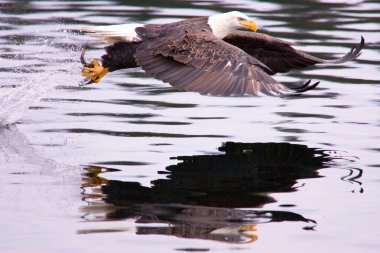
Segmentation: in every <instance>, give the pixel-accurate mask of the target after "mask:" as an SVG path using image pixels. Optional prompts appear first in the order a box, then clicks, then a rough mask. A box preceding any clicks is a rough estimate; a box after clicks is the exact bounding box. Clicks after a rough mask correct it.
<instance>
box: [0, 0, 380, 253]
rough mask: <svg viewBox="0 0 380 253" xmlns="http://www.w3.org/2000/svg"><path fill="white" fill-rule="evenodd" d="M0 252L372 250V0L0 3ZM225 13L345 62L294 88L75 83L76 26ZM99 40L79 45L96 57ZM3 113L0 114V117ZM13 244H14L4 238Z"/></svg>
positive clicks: (375, 20)
mask: <svg viewBox="0 0 380 253" xmlns="http://www.w3.org/2000/svg"><path fill="white" fill-rule="evenodd" d="M0 8H1V11H0V23H1V25H0V62H1V67H0V78H1V80H2V81H1V84H0V123H1V125H3V126H2V127H1V128H0V168H1V169H0V173H1V176H0V202H1V205H0V217H1V219H0V224H1V227H2V233H1V236H0V250H1V252H79V251H92V252H104V251H107V252H125V251H126V250H128V251H130V252H148V251H151V252H177V251H211V252H234V251H237V252H239V251H243V252H245V251H247V252H248V251H249V252H251V251H256V252H275V251H279V250H281V251H283V252H321V251H324V252H337V251H339V252H340V251H342V252H343V251H344V252H377V251H378V250H379V249H380V242H379V240H378V238H379V236H380V232H379V230H378V227H379V225H380V222H379V219H378V216H377V215H378V213H379V211H380V201H379V199H380V190H379V189H380V172H379V168H380V159H379V151H380V149H379V144H378V143H379V141H380V130H379V126H380V121H379V119H380V117H379V116H380V99H379V95H380V88H379V87H380V86H379V84H380V82H379V67H378V66H379V64H380V62H379V60H378V59H379V57H380V54H379V49H380V47H379V43H380V39H379V36H378V34H379V32H380V22H379V21H380V16H379V13H380V4H379V3H378V2H377V1H360V0H353V1H311V0H308V1H291V2H283V1H232V0H231V1H54V2H51V1H1V2H0ZM230 10H239V11H243V12H245V13H246V14H247V15H249V16H251V17H253V18H254V19H255V20H256V21H257V23H258V24H259V26H260V29H261V31H262V32H265V33H268V34H270V35H273V36H277V37H280V38H282V39H286V40H289V41H292V42H294V43H296V44H297V46H298V48H300V49H302V50H306V51H308V52H310V53H314V54H315V55H317V56H323V57H327V58H328V57H339V56H341V55H342V54H344V53H345V52H347V51H348V50H349V49H350V48H351V46H352V45H353V44H355V43H358V42H359V40H360V36H363V37H364V38H365V39H366V47H365V49H364V51H363V54H362V55H361V56H360V58H359V59H358V60H356V61H353V62H349V63H346V64H344V65H339V66H326V67H323V68H310V69H307V70H302V71H292V72H290V73H287V74H279V75H276V77H275V78H276V79H277V80H279V81H282V82H300V81H301V80H306V79H310V78H312V79H313V80H318V81H321V84H320V85H319V87H318V88H317V89H315V90H313V91H310V92H308V93H307V94H304V95H302V96H299V97H294V98H285V99H284V98H273V97H260V98H248V97H244V98H237V97H231V98H225V97H210V96H201V95H199V94H196V93H190V92H180V91H177V90H175V89H174V88H172V87H170V86H169V85H168V84H164V83H162V82H160V81H158V80H155V79H153V78H151V77H149V76H147V75H145V74H144V73H143V72H142V71H141V70H139V69H131V70H121V71H117V72H114V73H111V74H109V75H107V76H106V77H105V78H104V79H103V80H102V83H101V84H100V85H92V86H87V87H82V88H81V87H79V86H78V84H79V82H80V81H81V79H82V77H81V76H80V70H81V64H80V62H79V54H80V50H81V44H82V43H85V42H88V41H89V40H92V38H88V37H86V36H84V35H82V34H80V33H78V32H77V31H76V30H77V29H78V28H80V27H81V26H83V25H104V24H115V23H128V22H139V23H164V22H172V21H177V20H180V19H183V18H190V17H194V16H199V15H212V14H216V13H219V12H225V11H230ZM102 53H103V51H102V49H101V48H95V49H92V50H91V51H89V52H88V57H89V58H91V57H99V56H100V55H101V54H102ZM4 125H7V126H4ZM18 242H22V243H18Z"/></svg>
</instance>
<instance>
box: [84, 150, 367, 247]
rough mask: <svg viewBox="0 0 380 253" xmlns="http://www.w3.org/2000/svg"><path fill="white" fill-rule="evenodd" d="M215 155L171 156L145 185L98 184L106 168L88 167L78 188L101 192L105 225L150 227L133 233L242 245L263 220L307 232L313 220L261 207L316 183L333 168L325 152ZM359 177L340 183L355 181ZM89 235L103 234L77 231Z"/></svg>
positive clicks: (267, 152) (333, 161)
mask: <svg viewBox="0 0 380 253" xmlns="http://www.w3.org/2000/svg"><path fill="white" fill-rule="evenodd" d="M219 151H222V152H223V154H218V155H198V156H179V157H175V158H173V159H177V160H180V162H179V163H177V164H175V165H171V166H168V167H166V168H165V170H164V171H160V172H159V173H160V174H164V175H166V178H165V179H158V180H154V181H152V182H151V183H152V186H151V187H145V186H142V185H141V184H140V183H138V182H123V181H117V180H105V179H103V178H101V177H99V173H101V172H105V171H109V169H107V168H103V167H95V166H90V167H87V168H86V171H87V173H86V176H87V178H86V184H85V185H84V186H91V187H95V186H100V187H99V188H98V189H99V190H100V191H99V194H96V195H95V196H96V198H102V199H103V200H104V201H105V202H106V203H108V204H112V205H113V208H112V209H107V210H108V211H105V212H106V217H105V219H106V220H108V219H110V220H120V219H127V218H132V219H135V222H136V223H138V224H154V225H153V226H149V227H147V226H137V231H136V233H137V234H160V235H174V236H178V237H183V238H199V239H211V240H218V241H226V242H233V243H242V242H252V241H255V240H256V239H257V234H256V224H259V223H264V222H282V221H298V222H305V223H307V224H306V226H305V227H304V229H306V230H312V229H313V227H314V226H315V225H316V222H315V221H313V220H312V219H308V218H305V217H303V216H302V215H300V214H297V213H294V212H288V211H273V210H263V209H260V208H262V207H263V206H264V205H265V204H268V203H273V202H275V201H276V200H275V199H274V198H273V197H271V196H270V193H274V192H291V191H295V190H297V189H298V188H299V187H301V186H299V185H298V186H296V182H297V180H299V179H305V178H317V177H319V174H318V170H319V169H322V168H326V167H329V166H331V165H333V164H334V163H335V160H336V157H333V156H331V154H330V153H331V152H327V151H324V150H321V149H315V148H309V147H307V146H305V145H297V144H290V143H233V142H227V143H226V144H225V145H223V146H222V147H220V148H219ZM339 159H341V157H340V158H339ZM102 170H103V171H102ZM360 175H361V174H360V173H359V174H357V176H356V177H355V178H354V177H352V176H351V175H348V176H347V177H345V179H344V180H346V181H347V180H348V178H351V179H350V180H351V182H352V181H357V180H358V178H359V177H360ZM357 182H358V181H357ZM85 197H86V198H87V200H88V201H91V199H92V198H93V197H92V196H91V195H86V196H85ZM292 206H294V205H291V204H288V205H283V207H292ZM252 208H255V209H252ZM90 232H92V233H96V232H103V231H96V230H93V231H88V230H86V231H80V233H90Z"/></svg>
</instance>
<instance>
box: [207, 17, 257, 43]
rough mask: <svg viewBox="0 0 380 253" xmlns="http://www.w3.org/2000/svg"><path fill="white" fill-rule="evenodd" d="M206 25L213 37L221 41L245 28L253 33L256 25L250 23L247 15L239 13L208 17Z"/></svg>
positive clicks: (252, 22)
mask: <svg viewBox="0 0 380 253" xmlns="http://www.w3.org/2000/svg"><path fill="white" fill-rule="evenodd" d="M208 24H209V26H210V27H211V30H212V32H213V34H214V35H215V36H217V37H218V38H220V39H223V38H224V37H226V36H227V35H228V34H230V33H231V32H234V31H235V30H237V29H239V28H241V27H245V28H248V29H250V30H252V31H254V32H256V31H257V24H256V23H255V22H254V21H252V20H251V19H250V18H249V17H248V16H247V15H244V14H243V13H241V12H239V11H231V12H226V13H222V14H217V15H213V16H210V17H209V18H208Z"/></svg>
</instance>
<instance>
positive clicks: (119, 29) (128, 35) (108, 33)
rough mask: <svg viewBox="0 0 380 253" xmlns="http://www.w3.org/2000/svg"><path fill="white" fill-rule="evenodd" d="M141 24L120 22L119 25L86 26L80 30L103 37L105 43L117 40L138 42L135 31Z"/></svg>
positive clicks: (138, 38)
mask: <svg viewBox="0 0 380 253" xmlns="http://www.w3.org/2000/svg"><path fill="white" fill-rule="evenodd" d="M140 26H143V25H142V24H135V23H134V24H121V25H104V26H86V27H82V29H81V31H82V32H85V33H87V34H88V35H90V36H94V37H98V38H102V39H104V42H106V43H115V42H119V41H126V42H139V41H141V38H140V37H139V36H138V34H137V33H136V31H135V29H136V28H137V27H140Z"/></svg>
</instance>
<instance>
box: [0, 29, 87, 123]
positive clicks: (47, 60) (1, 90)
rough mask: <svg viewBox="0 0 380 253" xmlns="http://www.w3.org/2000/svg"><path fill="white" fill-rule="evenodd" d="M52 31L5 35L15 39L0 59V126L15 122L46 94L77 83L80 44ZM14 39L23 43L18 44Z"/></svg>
mask: <svg viewBox="0 0 380 253" xmlns="http://www.w3.org/2000/svg"><path fill="white" fill-rule="evenodd" d="M54 29H55V30H53V31H46V32H43V33H42V32H41V31H36V32H35V33H34V34H33V35H30V34H10V35H9V36H10V37H12V36H14V38H15V39H14V42H12V43H10V45H9V46H8V47H10V48H11V50H9V51H8V52H5V53H3V54H2V55H1V56H0V57H1V58H6V61H5V62H6V64H5V66H4V65H3V66H2V67H3V68H2V69H1V71H0V79H1V80H2V82H1V84H0V126H1V125H8V124H13V123H15V122H17V121H18V120H19V119H21V118H22V117H23V115H25V113H26V112H27V111H28V109H29V107H30V106H32V105H33V104H35V103H36V102H38V101H39V100H40V99H41V98H43V96H44V95H45V94H46V92H48V91H49V90H52V89H54V88H55V87H57V86H68V85H77V84H78V83H79V81H80V80H81V78H82V77H81V75H80V66H81V65H80V62H79V54H80V53H79V51H80V45H81V43H80V42H77V43H74V42H73V39H72V38H69V37H72V36H73V34H72V33H69V32H66V31H63V30H60V29H57V28H54ZM18 37H22V38H26V39H24V41H23V43H19V42H18V41H17V38H18ZM4 44H5V43H4ZM0 46H3V45H0Z"/></svg>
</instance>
